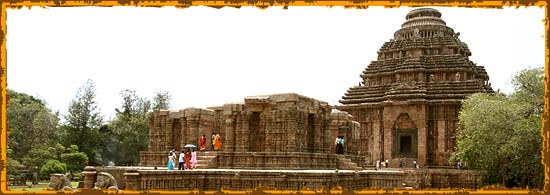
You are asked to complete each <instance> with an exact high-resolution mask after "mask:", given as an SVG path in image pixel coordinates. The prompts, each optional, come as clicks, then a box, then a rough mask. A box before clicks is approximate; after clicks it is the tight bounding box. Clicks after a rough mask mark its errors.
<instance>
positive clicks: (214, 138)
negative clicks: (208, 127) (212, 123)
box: [212, 133, 216, 151]
mask: <svg viewBox="0 0 550 195" xmlns="http://www.w3.org/2000/svg"><path fill="white" fill-rule="evenodd" d="M214 143H216V134H214V133H212V151H214Z"/></svg>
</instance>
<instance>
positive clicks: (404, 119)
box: [392, 113, 418, 158]
mask: <svg viewBox="0 0 550 195" xmlns="http://www.w3.org/2000/svg"><path fill="white" fill-rule="evenodd" d="M392 134H393V135H392V137H393V139H392V141H393V143H392V145H393V148H392V157H393V158H417V153H418V152H417V151H418V128H417V127H416V125H415V124H414V122H413V121H412V119H411V118H410V117H409V115H408V114H407V113H401V114H399V116H398V117H397V120H395V123H394V125H393V131H392Z"/></svg>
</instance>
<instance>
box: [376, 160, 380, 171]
mask: <svg viewBox="0 0 550 195" xmlns="http://www.w3.org/2000/svg"><path fill="white" fill-rule="evenodd" d="M376 170H377V171H378V170H380V160H376Z"/></svg>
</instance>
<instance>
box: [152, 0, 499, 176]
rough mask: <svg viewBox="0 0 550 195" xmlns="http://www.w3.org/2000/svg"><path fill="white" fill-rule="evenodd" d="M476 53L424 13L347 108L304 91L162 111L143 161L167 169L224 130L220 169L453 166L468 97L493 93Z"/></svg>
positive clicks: (397, 37)
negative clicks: (176, 155)
mask: <svg viewBox="0 0 550 195" xmlns="http://www.w3.org/2000/svg"><path fill="white" fill-rule="evenodd" d="M470 55H471V52H470V50H469V49H468V46H467V45H466V44H465V43H463V42H461V41H460V39H459V38H458V33H455V32H454V30H453V29H452V28H450V27H448V26H447V25H446V23H445V21H443V20H442V19H441V13H440V12H439V11H438V10H436V9H431V8H420V9H415V10H413V11H411V12H410V13H408V14H407V16H406V21H405V22H404V23H403V25H402V26H401V29H399V30H397V31H396V32H395V33H394V39H391V40H390V41H388V42H386V43H384V44H383V45H382V48H380V50H379V51H378V59H377V60H376V61H373V62H371V63H370V64H369V65H368V66H367V68H366V69H365V70H364V71H363V73H362V74H361V79H362V81H361V84H360V85H359V86H354V87H351V88H350V89H349V90H348V91H347V93H346V94H345V95H344V96H343V97H342V100H340V103H342V105H339V106H336V108H337V109H338V110H341V111H345V112H339V111H338V110H333V107H332V106H330V105H328V104H327V103H326V102H323V101H319V100H315V99H312V98H308V97H305V96H301V95H298V94H276V95H267V96H251V97H247V98H245V100H244V103H232V104H225V105H223V106H219V107H210V108H208V109H198V108H187V109H184V110H179V111H168V110H163V111H155V112H154V113H153V115H152V117H151V121H150V125H151V128H150V135H149V151H146V152H143V153H142V156H141V164H142V165H146V166H162V165H164V164H165V161H166V158H165V156H166V154H165V153H166V151H168V150H170V149H171V148H175V149H176V150H178V151H179V150H180V149H182V148H183V146H184V145H185V144H188V143H194V144H197V143H198V139H199V137H200V136H201V135H206V137H207V138H210V135H211V134H212V133H220V134H221V136H222V140H223V150H222V151H221V155H218V161H217V162H218V163H214V164H215V165H214V164H211V166H215V167H219V168H220V167H223V168H235V167H240V168H254V169H258V168H262V167H266V168H267V167H270V168H275V169H279V168H286V169H289V168H290V169H331V168H335V167H337V166H336V164H337V163H335V162H337V161H342V162H343V161H348V160H347V159H349V161H351V162H352V163H348V164H349V165H350V166H349V167H357V166H358V167H366V166H369V165H370V166H372V165H374V163H375V162H376V161H377V160H380V161H384V160H386V159H387V160H390V161H391V162H390V166H391V167H397V166H399V165H400V164H401V166H403V164H405V165H412V164H413V163H412V161H414V160H416V161H417V163H418V165H420V166H427V167H441V166H449V162H448V159H449V157H450V154H451V152H452V151H453V149H454V146H455V137H454V135H455V131H456V128H457V122H458V112H459V110H460V105H461V101H462V100H463V99H464V98H466V97H467V96H468V95H470V94H473V93H477V92H492V89H491V87H490V84H489V82H488V80H489V77H488V76H487V73H486V72H485V69H484V68H483V67H481V66H477V65H476V64H475V63H473V62H472V61H470V60H469V59H468V56H470ZM327 93H328V92H327ZM337 135H344V137H345V140H346V144H345V145H344V146H345V150H344V151H345V156H335V155H330V154H334V153H335V152H334V144H333V143H334V139H335V138H336V136H337ZM207 140H208V141H207V146H208V147H209V148H210V146H211V145H210V142H211V140H210V139H207ZM338 159H339V160H338ZM301 160H304V162H308V163H309V162H315V163H309V164H308V163H305V164H304V162H301ZM230 162H238V163H230ZM306 164H307V165H306ZM340 168H343V167H340Z"/></svg>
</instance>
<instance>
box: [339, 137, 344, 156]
mask: <svg viewBox="0 0 550 195" xmlns="http://www.w3.org/2000/svg"><path fill="white" fill-rule="evenodd" d="M339 143H340V154H344V136H343V135H341V136H340V141H339Z"/></svg>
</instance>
